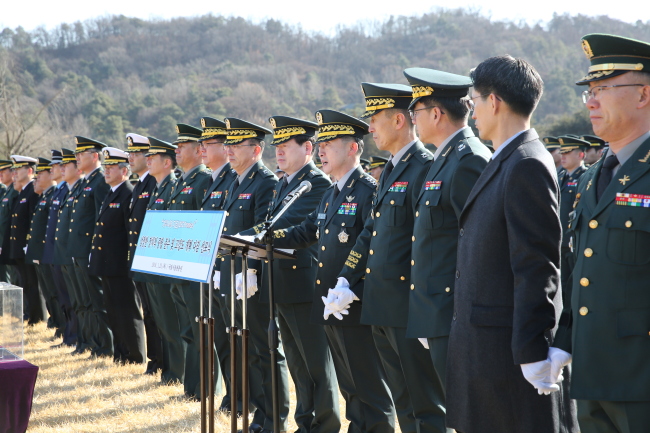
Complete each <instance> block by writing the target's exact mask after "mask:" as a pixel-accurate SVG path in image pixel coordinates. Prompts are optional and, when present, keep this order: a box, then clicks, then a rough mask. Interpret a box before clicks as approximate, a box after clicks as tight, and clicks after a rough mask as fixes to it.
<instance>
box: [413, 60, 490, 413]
mask: <svg viewBox="0 0 650 433" xmlns="http://www.w3.org/2000/svg"><path fill="white" fill-rule="evenodd" d="M404 75H405V76H406V78H407V79H408V81H409V83H410V84H411V86H412V87H413V101H412V102H411V108H414V107H415V105H416V104H417V103H418V102H420V101H421V99H422V97H425V98H426V97H427V96H430V95H424V96H420V95H421V94H422V92H423V90H422V88H425V89H426V88H427V87H429V88H432V89H433V93H432V95H436V96H441V97H450V98H457V99H461V98H464V97H466V96H467V94H468V91H469V87H470V86H471V85H472V81H471V79H470V78H468V77H462V76H459V75H454V74H449V73H446V72H440V71H434V70H431V69H423V68H410V69H407V70H405V71H404ZM424 93H426V92H424ZM443 108H444V107H443ZM435 144H437V145H438V149H437V150H436V153H435V156H434V157H435V160H434V162H433V164H431V166H430V167H429V170H428V172H427V174H426V176H425V178H424V183H423V185H422V187H421V188H420V191H419V192H418V196H417V199H416V201H415V225H414V227H413V238H412V239H411V240H412V242H413V246H412V248H413V252H412V259H413V261H412V262H411V265H412V267H411V295H410V299H409V316H408V326H407V330H406V335H407V336H408V337H411V338H427V340H428V344H429V352H430V354H431V359H432V361H433V365H434V367H435V371H436V375H437V377H438V381H437V382H436V383H435V385H436V386H439V388H438V389H436V390H435V392H436V397H437V398H439V399H440V400H439V401H436V403H437V404H440V405H443V406H444V404H445V403H444V398H445V397H444V395H445V376H446V373H447V344H448V341H449V331H450V329H451V319H452V315H453V311H454V303H453V301H454V290H453V288H454V278H455V271H456V249H457V243H458V236H459V233H458V217H459V216H460V213H461V211H462V210H463V207H464V205H465V201H466V200H467V197H468V196H469V193H470V191H471V190H472V187H473V186H474V183H476V180H477V179H478V178H479V176H480V175H481V173H482V172H483V169H484V168H485V166H486V165H487V162H488V161H489V160H490V158H491V153H490V150H489V149H488V148H487V147H486V146H485V145H483V144H482V143H481V141H480V140H479V139H478V138H477V137H476V136H475V135H474V133H473V132H472V130H471V128H469V127H467V126H466V127H464V128H463V129H461V130H459V131H457V132H456V133H455V134H453V135H451V136H449V137H447V139H446V140H445V141H444V142H442V143H435Z"/></svg>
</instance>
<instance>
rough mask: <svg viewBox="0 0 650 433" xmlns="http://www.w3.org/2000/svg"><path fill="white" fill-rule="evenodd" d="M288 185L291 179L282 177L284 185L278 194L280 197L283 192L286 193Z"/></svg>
mask: <svg viewBox="0 0 650 433" xmlns="http://www.w3.org/2000/svg"><path fill="white" fill-rule="evenodd" d="M287 185H289V181H288V180H287V177H286V176H284V177H283V178H282V186H281V187H280V193H279V194H278V196H279V197H282V194H283V193H284V191H285V188H286V187H287Z"/></svg>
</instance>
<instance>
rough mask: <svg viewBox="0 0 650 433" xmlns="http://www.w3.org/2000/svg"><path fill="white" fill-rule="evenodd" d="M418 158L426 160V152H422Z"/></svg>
mask: <svg viewBox="0 0 650 433" xmlns="http://www.w3.org/2000/svg"><path fill="white" fill-rule="evenodd" d="M420 156H421V157H422V158H426V157H427V156H428V155H427V153H426V152H422V153H421V154H420Z"/></svg>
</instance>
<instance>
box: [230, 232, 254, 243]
mask: <svg viewBox="0 0 650 433" xmlns="http://www.w3.org/2000/svg"><path fill="white" fill-rule="evenodd" d="M233 237H234V238H239V239H241V240H244V241H246V242H255V236H244V235H240V234H239V233H237V234H236V235H235V236H233Z"/></svg>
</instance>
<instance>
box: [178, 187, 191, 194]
mask: <svg viewBox="0 0 650 433" xmlns="http://www.w3.org/2000/svg"><path fill="white" fill-rule="evenodd" d="M193 190H194V188H192V187H191V186H186V187H185V188H183V189H182V190H181V192H180V193H181V194H192V191H193Z"/></svg>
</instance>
